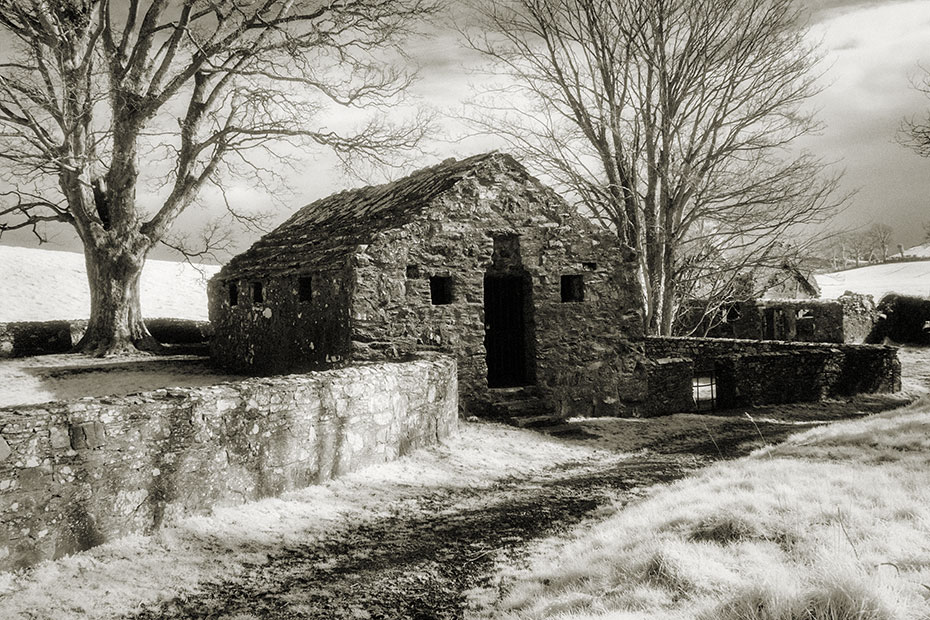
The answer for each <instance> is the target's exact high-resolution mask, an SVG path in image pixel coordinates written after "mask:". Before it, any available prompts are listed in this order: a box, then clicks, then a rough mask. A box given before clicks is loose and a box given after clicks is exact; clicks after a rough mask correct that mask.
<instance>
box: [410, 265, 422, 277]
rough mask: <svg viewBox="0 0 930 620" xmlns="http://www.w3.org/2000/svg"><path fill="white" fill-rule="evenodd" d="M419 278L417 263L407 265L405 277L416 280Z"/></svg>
mask: <svg viewBox="0 0 930 620" xmlns="http://www.w3.org/2000/svg"><path fill="white" fill-rule="evenodd" d="M419 278H420V267H419V266H417V265H407V279H408V280H418V279H419Z"/></svg>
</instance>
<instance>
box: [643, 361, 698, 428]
mask: <svg viewBox="0 0 930 620" xmlns="http://www.w3.org/2000/svg"><path fill="white" fill-rule="evenodd" d="M652 361H653V363H652V364H651V365H650V367H649V375H648V386H649V399H648V400H647V404H646V407H645V409H644V413H645V414H646V415H662V414H667V413H682V412H686V411H694V408H695V404H694V397H693V395H692V381H691V380H692V377H693V376H694V364H693V362H692V361H691V360H690V359H685V358H674V357H673V358H661V359H655V360H652Z"/></svg>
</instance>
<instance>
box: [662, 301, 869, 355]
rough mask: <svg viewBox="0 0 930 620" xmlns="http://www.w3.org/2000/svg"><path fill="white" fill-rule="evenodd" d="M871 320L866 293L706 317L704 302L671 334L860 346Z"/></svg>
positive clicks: (744, 306) (753, 304) (763, 304)
mask: <svg viewBox="0 0 930 620" xmlns="http://www.w3.org/2000/svg"><path fill="white" fill-rule="evenodd" d="M874 321H875V302H874V301H873V300H872V297H871V295H858V294H856V293H850V292H846V293H845V294H844V295H843V296H841V297H840V298H838V299H835V300H834V299H804V300H791V299H765V300H752V301H741V302H735V303H732V304H729V305H725V306H723V307H721V308H719V309H717V310H716V311H715V312H713V313H711V314H710V316H705V308H704V304H702V303H701V302H693V304H692V306H691V307H686V308H684V309H683V310H682V312H681V316H680V317H679V318H678V323H677V325H676V333H679V334H690V335H693V336H705V337H707V338H735V339H741V340H742V339H745V340H777V341H783V342H837V343H842V342H846V343H861V342H865V339H866V336H867V335H868V334H869V332H870V331H871V329H872V324H873V322H874Z"/></svg>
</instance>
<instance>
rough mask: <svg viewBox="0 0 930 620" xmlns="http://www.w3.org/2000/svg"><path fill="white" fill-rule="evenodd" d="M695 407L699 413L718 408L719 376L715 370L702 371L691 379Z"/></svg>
mask: <svg viewBox="0 0 930 620" xmlns="http://www.w3.org/2000/svg"><path fill="white" fill-rule="evenodd" d="M691 387H692V390H693V394H694V405H695V407H696V408H697V410H698V411H714V410H715V409H716V408H717V376H716V373H714V371H713V370H702V371H700V372H699V373H698V374H697V375H695V376H693V377H692V378H691Z"/></svg>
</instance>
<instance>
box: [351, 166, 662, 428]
mask: <svg viewBox="0 0 930 620" xmlns="http://www.w3.org/2000/svg"><path fill="white" fill-rule="evenodd" d="M558 208H562V209H565V210H566V211H567V207H566V206H565V205H564V203H563V202H562V201H561V200H559V199H558V198H557V197H556V196H555V195H554V194H553V193H552V192H551V190H546V189H543V188H541V186H540V185H539V184H538V182H537V181H536V180H535V179H531V178H529V179H527V178H522V177H521V176H520V175H517V174H514V175H512V176H510V175H508V174H507V173H506V172H500V171H495V174H490V175H489V176H488V177H482V176H481V175H476V176H475V177H474V178H469V179H465V180H463V181H461V182H459V183H458V184H457V185H456V186H455V187H454V188H452V189H451V190H449V191H447V192H446V193H444V194H443V195H441V196H440V197H439V198H438V199H437V200H436V201H435V202H434V204H433V205H432V206H431V208H430V209H428V210H426V211H425V212H424V213H423V214H421V215H419V216H418V217H416V218H414V219H413V221H411V222H409V223H407V224H405V225H403V226H400V227H397V228H393V229H389V230H386V231H382V232H380V233H378V234H377V235H376V236H375V237H374V239H373V240H372V241H371V243H369V244H366V245H365V246H363V247H362V248H360V251H359V253H358V254H357V255H356V258H355V282H354V286H353V291H354V292H353V301H352V311H351V317H352V338H353V348H354V352H355V353H354V354H355V355H357V356H360V357H370V356H374V357H378V356H382V355H398V354H404V353H407V352H411V351H416V350H422V349H435V350H441V351H447V352H450V353H453V354H454V355H455V356H456V358H457V360H458V363H459V381H460V386H461V396H460V397H461V400H462V404H463V408H464V409H465V410H466V411H467V412H468V413H475V414H479V415H480V414H482V413H483V412H484V409H485V407H486V406H487V403H488V401H489V392H488V389H489V387H488V378H487V377H488V366H487V361H486V356H487V350H486V346H485V345H486V334H487V332H486V329H485V328H486V321H485V319H486V305H485V303H486V300H485V277H486V276H512V277H514V278H518V279H520V280H521V281H522V282H523V284H522V287H523V295H524V312H523V314H524V316H523V321H524V329H525V332H526V335H525V338H526V339H525V340H524V342H523V346H524V347H525V349H526V356H527V359H528V366H529V368H528V369H527V370H528V376H527V380H526V382H525V383H526V384H527V385H534V386H536V388H537V393H538V394H539V395H540V397H541V398H542V399H543V400H544V401H545V402H546V404H547V405H549V406H550V408H551V410H553V411H554V412H555V413H556V414H558V415H562V416H576V415H586V416H587V415H624V414H630V413H636V412H638V411H640V410H641V409H642V408H643V407H645V406H646V403H645V400H646V394H647V385H646V365H645V364H644V363H643V362H644V355H643V350H642V344H641V341H640V338H641V335H642V329H643V327H642V314H641V312H640V310H639V309H640V308H641V298H640V292H639V291H640V287H639V283H638V281H637V280H636V256H635V255H634V254H633V253H632V252H630V251H629V250H624V248H623V247H622V246H621V245H620V244H619V243H618V241H617V238H616V236H615V235H610V234H604V233H598V232H595V231H593V230H588V229H585V228H579V222H578V221H577V220H576V219H574V218H573V217H571V216H570V214H568V213H559V212H558V211H557V210H556V209H558ZM565 275H569V276H577V277H578V278H580V279H581V280H582V282H583V289H584V294H583V300H579V301H570V302H563V301H562V293H561V286H562V284H561V281H562V276H565ZM436 276H439V277H449V278H451V281H452V296H451V299H450V300H449V302H448V303H443V304H439V305H437V304H435V303H433V300H432V299H431V294H430V278H431V277H436ZM515 337H516V338H520V337H522V336H520V335H518V334H515Z"/></svg>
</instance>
